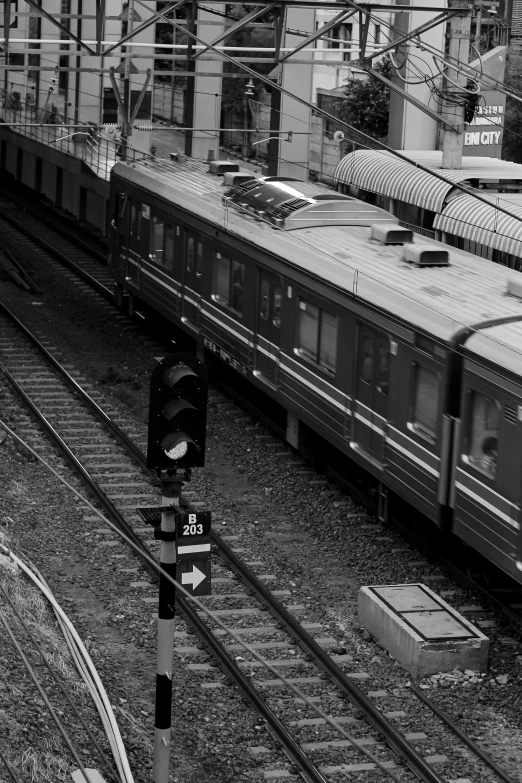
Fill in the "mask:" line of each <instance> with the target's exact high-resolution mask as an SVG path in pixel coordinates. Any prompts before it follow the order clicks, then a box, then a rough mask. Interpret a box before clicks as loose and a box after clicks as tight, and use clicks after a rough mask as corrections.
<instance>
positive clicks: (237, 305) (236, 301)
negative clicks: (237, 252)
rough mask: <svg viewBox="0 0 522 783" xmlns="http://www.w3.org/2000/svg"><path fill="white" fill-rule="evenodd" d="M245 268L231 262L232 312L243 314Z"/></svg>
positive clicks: (235, 262)
mask: <svg viewBox="0 0 522 783" xmlns="http://www.w3.org/2000/svg"><path fill="white" fill-rule="evenodd" d="M244 274H245V267H244V265H243V264H240V263H239V261H232V310H235V311H236V313H241V314H242V313H243V286H244Z"/></svg>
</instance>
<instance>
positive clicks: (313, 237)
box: [112, 158, 522, 343]
mask: <svg viewBox="0 0 522 783" xmlns="http://www.w3.org/2000/svg"><path fill="white" fill-rule="evenodd" d="M112 176H117V177H119V178H120V179H123V180H126V181H128V182H129V183H132V184H134V185H135V186H136V187H138V188H143V189H145V190H146V191H149V192H151V193H153V194H154V195H156V196H157V197H159V198H162V199H164V200H166V201H168V202H172V203H173V204H176V205H178V206H179V207H180V208H181V209H183V210H186V211H188V212H191V213H193V214H194V215H196V216H198V217H199V218H203V219H204V220H206V221H207V222H210V223H211V224H214V225H216V226H217V227H219V228H221V229H224V230H226V231H228V232H230V233H231V234H233V235H235V236H237V237H241V238H242V239H244V240H245V241H248V242H250V243H252V244H254V245H256V246H257V247H259V248H262V249H264V250H265V251H266V252H268V253H270V254H271V255H273V256H275V257H278V258H283V259H285V261H287V262H288V263H290V264H291V265H292V266H293V267H295V268H297V269H300V270H302V271H304V272H305V273H309V274H313V275H316V276H318V277H319V278H321V279H322V280H324V281H325V282H326V283H328V284H330V285H331V286H333V287H334V288H336V289H337V290H338V291H341V292H344V293H347V294H348V295H349V296H352V297H354V298H356V299H360V300H364V301H367V302H369V303H371V304H372V305H374V306H376V307H378V308H379V309H381V310H384V311H386V312H388V313H389V314H390V315H391V316H392V317H396V318H398V319H401V320H403V321H404V322H406V323H408V324H411V325H412V326H413V327H415V328H417V329H419V330H422V331H424V332H426V333H428V334H431V335H432V336H433V337H435V338H437V339H440V340H442V341H444V342H447V343H449V342H451V340H452V338H453V337H454V336H455V335H456V334H457V333H458V332H460V330H461V329H462V328H463V327H473V326H474V325H476V324H478V323H480V322H482V321H485V320H488V319H498V318H503V317H506V316H509V317H512V316H520V318H521V319H522V299H520V298H517V297H514V296H508V295H507V294H506V286H507V282H508V280H509V279H510V278H512V277H514V276H518V274H519V273H517V272H513V271H512V270H509V269H506V268H505V267H502V266H500V265H497V264H493V263H492V262H490V261H488V260H486V259H483V258H480V257H478V256H474V255H472V254H470V253H466V252H464V251H461V250H458V249H457V248H453V247H449V246H448V245H443V244H442V243H437V242H434V241H433V240H427V239H425V238H424V237H422V236H419V235H415V237H414V242H415V245H418V246H419V247H421V248H427V247H428V246H430V245H431V246H433V245H436V246H437V248H438V249H440V250H447V251H449V257H450V264H449V266H443V267H429V266H423V267H420V266H416V265H414V264H410V263H405V262H404V260H402V258H403V254H404V248H403V246H400V245H383V244H381V243H379V242H376V241H375V240H372V239H371V238H370V228H369V227H368V226H361V225H355V226H354V225H322V226H316V225H314V226H308V227H303V228H299V229H298V230H291V231H288V230H284V229H281V228H278V227H277V226H275V225H274V224H273V223H271V222H269V221H268V220H265V219H260V218H259V216H257V215H255V214H253V213H250V212H248V211H246V209H242V210H241V209H237V208H232V207H231V206H230V204H229V202H228V200H226V203H223V195H224V194H225V193H226V192H227V191H226V189H225V188H224V187H223V186H222V178H220V177H217V176H215V175H213V174H210V173H209V172H208V164H204V163H203V162H201V161H196V160H194V159H190V158H188V159H186V160H183V161H179V162H171V161H168V160H161V159H160V160H154V161H142V162H139V163H117V164H116V165H115V167H114V168H113V171H112ZM291 184H292V186H293V187H295V188H296V189H298V188H299V187H300V185H301V183H299V182H292V183H291ZM305 187H306V189H307V190H306V193H307V194H310V193H311V192H312V190H313V191H314V192H317V193H323V194H325V195H326V194H327V193H330V194H331V196H332V197H333V198H334V199H335V196H336V194H335V192H334V191H330V190H328V189H327V188H325V187H324V186H320V185H315V184H314V185H312V184H311V183H306V184H305ZM360 203H362V204H364V202H360ZM365 206H366V207H367V206H368V205H367V204H365ZM381 212H382V210H381ZM385 216H386V217H387V219H388V220H390V218H391V216H390V215H389V214H388V213H385ZM378 220H379V222H380V220H381V218H378ZM391 220H393V218H391Z"/></svg>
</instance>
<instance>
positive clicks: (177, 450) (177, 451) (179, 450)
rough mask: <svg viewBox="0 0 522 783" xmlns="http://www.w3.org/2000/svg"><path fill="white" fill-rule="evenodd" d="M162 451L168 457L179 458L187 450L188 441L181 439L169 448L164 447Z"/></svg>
mask: <svg viewBox="0 0 522 783" xmlns="http://www.w3.org/2000/svg"><path fill="white" fill-rule="evenodd" d="M164 451H165V454H166V455H167V457H168V458H169V459H181V458H182V457H184V456H185V454H186V453H187V451H188V443H187V441H186V440H182V441H181V443H178V444H176V445H175V446H172V448H170V449H164Z"/></svg>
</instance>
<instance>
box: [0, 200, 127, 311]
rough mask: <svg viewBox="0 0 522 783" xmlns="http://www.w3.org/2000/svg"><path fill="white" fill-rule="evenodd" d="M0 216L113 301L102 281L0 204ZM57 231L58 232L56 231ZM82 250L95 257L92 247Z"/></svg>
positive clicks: (53, 228)
mask: <svg viewBox="0 0 522 783" xmlns="http://www.w3.org/2000/svg"><path fill="white" fill-rule="evenodd" d="M6 198H10V196H6ZM11 200H12V199H11ZM15 203H16V202H15ZM0 217H1V218H2V219H3V220H5V221H6V222H7V223H10V224H11V225H12V226H13V227H14V228H16V229H17V231H20V233H22V234H24V235H25V236H26V237H28V238H29V239H30V240H31V242H34V243H35V245H38V246H39V247H41V248H42V250H45V252H46V253H49V255H51V256H53V258H55V259H56V260H57V261H59V262H60V263H61V264H63V265H64V266H66V267H68V268H69V269H72V270H73V272H75V274H77V275H78V277H80V278H81V279H82V280H84V281H85V282H86V283H88V284H89V285H90V286H92V287H93V288H94V289H95V290H96V291H97V292H98V293H99V294H101V295H102V296H103V297H104V298H105V299H109V300H110V301H111V302H113V301H114V295H113V292H112V291H111V290H110V288H107V287H106V286H104V285H103V283H100V281H99V280H96V278H95V277H93V276H92V275H90V274H89V273H88V272H86V271H85V269H82V267H81V266H79V265H78V264H76V263H75V262H74V261H71V259H70V258H67V256H65V255H64V254H63V253H61V252H60V251H59V250H56V248H54V247H53V246H52V245H50V244H49V243H48V242H46V241H45V239H42V238H41V237H39V236H38V234H35V233H34V232H33V231H31V229H29V228H27V226H24V225H23V223H21V222H20V221H19V220H17V219H16V218H15V217H13V216H12V215H10V214H9V212H7V211H6V210H4V209H2V207H1V206H0ZM38 220H40V221H41V222H42V223H45V221H43V220H42V219H41V218H40V217H38ZM50 228H52V230H53V231H57V229H56V228H55V227H54V226H50ZM57 233H59V232H58V231H57ZM67 239H68V240H69V241H70V242H72V243H73V244H74V242H73V240H72V239H71V238H70V237H67ZM79 249H83V248H79ZM84 252H86V253H88V255H90V256H91V258H94V257H95V253H96V251H93V250H92V249H91V250H85V251H84Z"/></svg>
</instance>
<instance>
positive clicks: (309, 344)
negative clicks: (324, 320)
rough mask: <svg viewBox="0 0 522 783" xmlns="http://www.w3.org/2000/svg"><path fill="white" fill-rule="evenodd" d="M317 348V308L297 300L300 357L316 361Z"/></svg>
mask: <svg viewBox="0 0 522 783" xmlns="http://www.w3.org/2000/svg"><path fill="white" fill-rule="evenodd" d="M318 346H319V308H318V307H316V306H315V305H313V304H309V303H308V302H305V301H304V300H303V299H300V300H299V345H298V349H299V352H300V353H301V355H302V356H305V357H306V358H307V359H311V360H312V361H313V362H316V361H317V348H318Z"/></svg>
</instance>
